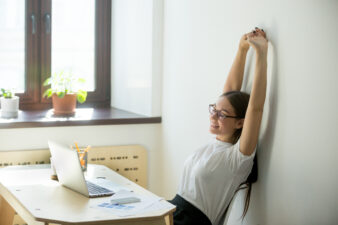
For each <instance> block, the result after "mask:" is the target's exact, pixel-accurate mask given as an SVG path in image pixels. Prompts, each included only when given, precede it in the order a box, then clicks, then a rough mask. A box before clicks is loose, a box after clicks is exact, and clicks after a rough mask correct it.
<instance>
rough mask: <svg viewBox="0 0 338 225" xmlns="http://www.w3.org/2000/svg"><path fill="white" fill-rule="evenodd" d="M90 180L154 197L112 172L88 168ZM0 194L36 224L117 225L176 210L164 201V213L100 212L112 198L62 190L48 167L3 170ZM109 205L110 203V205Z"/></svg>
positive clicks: (37, 166) (38, 166) (160, 211)
mask: <svg viewBox="0 0 338 225" xmlns="http://www.w3.org/2000/svg"><path fill="white" fill-rule="evenodd" d="M87 176H88V178H95V177H106V179H110V180H112V181H114V182H115V183H117V184H120V185H122V186H126V187H128V188H129V189H131V190H133V191H134V192H135V193H137V194H142V195H150V196H154V194H153V193H151V192H149V191H147V190H145V189H144V188H142V187H141V186H139V185H137V184H135V183H133V182H131V181H130V180H128V179H126V178H125V177H123V176H121V175H119V174H117V173H116V172H114V171H112V170H110V169H109V168H107V167H105V166H101V165H88V171H87ZM0 194H1V195H3V196H4V197H5V198H12V199H14V200H16V201H17V202H19V204H21V206H23V207H24V208H25V209H26V210H27V211H28V212H29V213H30V214H31V215H32V216H33V217H34V218H35V220H37V221H43V222H53V223H63V224H67V223H68V224H71V223H76V224H79V223H95V224H104V223H110V224H112V223H114V222H122V221H124V222H126V221H135V220H149V219H150V218H160V217H163V216H164V215H167V214H168V213H172V212H173V211H174V210H175V206H174V205H172V204H170V203H168V202H167V201H165V200H161V201H160V204H163V205H162V206H164V209H162V210H157V211H155V212H151V213H146V214H142V215H136V216H128V217H118V216H116V215H113V214H111V213H110V212H109V211H107V210H102V209H99V208H97V207H95V206H97V205H98V204H100V203H103V202H107V201H108V200H109V198H110V197H101V198H87V197H85V196H83V195H81V194H79V193H77V192H74V191H72V190H70V189H68V188H65V187H63V186H61V185H60V184H59V183H58V182H57V181H54V180H51V179H50V167H49V165H36V166H35V165H34V166H13V167H7V168H3V169H0ZM108 202H109V201H108Z"/></svg>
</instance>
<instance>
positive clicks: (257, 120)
mask: <svg viewBox="0 0 338 225" xmlns="http://www.w3.org/2000/svg"><path fill="white" fill-rule="evenodd" d="M248 42H249V44H250V45H251V46H252V47H253V48H254V49H255V51H256V68H255V77H254V81H253V86H252V91H251V94H250V100H249V105H248V109H247V111H246V116H245V120H244V125H243V130H242V135H241V144H240V151H241V152H242V153H243V154H244V155H251V154H252V153H253V151H254V150H255V147H256V145H257V142H258V135H259V129H260V125H261V120H262V115H263V108H264V102H265V95H266V83H267V82H266V80H267V78H266V71H267V52H268V42H267V40H266V38H265V33H264V32H263V31H261V30H259V31H258V32H257V31H256V32H255V33H251V34H249V35H248Z"/></svg>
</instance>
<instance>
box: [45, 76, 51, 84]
mask: <svg viewBox="0 0 338 225" xmlns="http://www.w3.org/2000/svg"><path fill="white" fill-rule="evenodd" d="M50 81H51V77H49V78H47V79H46V80H45V82H43V86H48V85H50V84H51V82H50Z"/></svg>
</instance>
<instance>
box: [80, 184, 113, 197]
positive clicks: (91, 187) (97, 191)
mask: <svg viewBox="0 0 338 225" xmlns="http://www.w3.org/2000/svg"><path fill="white" fill-rule="evenodd" d="M86 182H87V187H88V192H89V195H90V196H96V197H99V196H109V195H113V194H114V192H113V191H111V190H109V189H107V188H104V187H101V186H99V185H96V184H94V183H92V182H89V181H86Z"/></svg>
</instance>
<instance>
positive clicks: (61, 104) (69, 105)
mask: <svg viewBox="0 0 338 225" xmlns="http://www.w3.org/2000/svg"><path fill="white" fill-rule="evenodd" d="M84 83H85V80H84V79H83V78H78V77H75V76H74V75H73V74H71V73H64V72H60V73H55V74H53V75H52V76H51V77H49V78H48V79H46V80H45V82H44V83H43V85H44V86H51V87H50V88H48V89H47V90H46V91H45V92H44V94H43V97H47V98H50V97H51V98H52V102H53V109H54V115H56V116H70V115H74V114H75V108H76V100H77V101H78V102H79V103H81V104H82V103H84V102H85V101H86V98H87V92H86V91H85V90H82V89H80V85H81V84H84Z"/></svg>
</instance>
